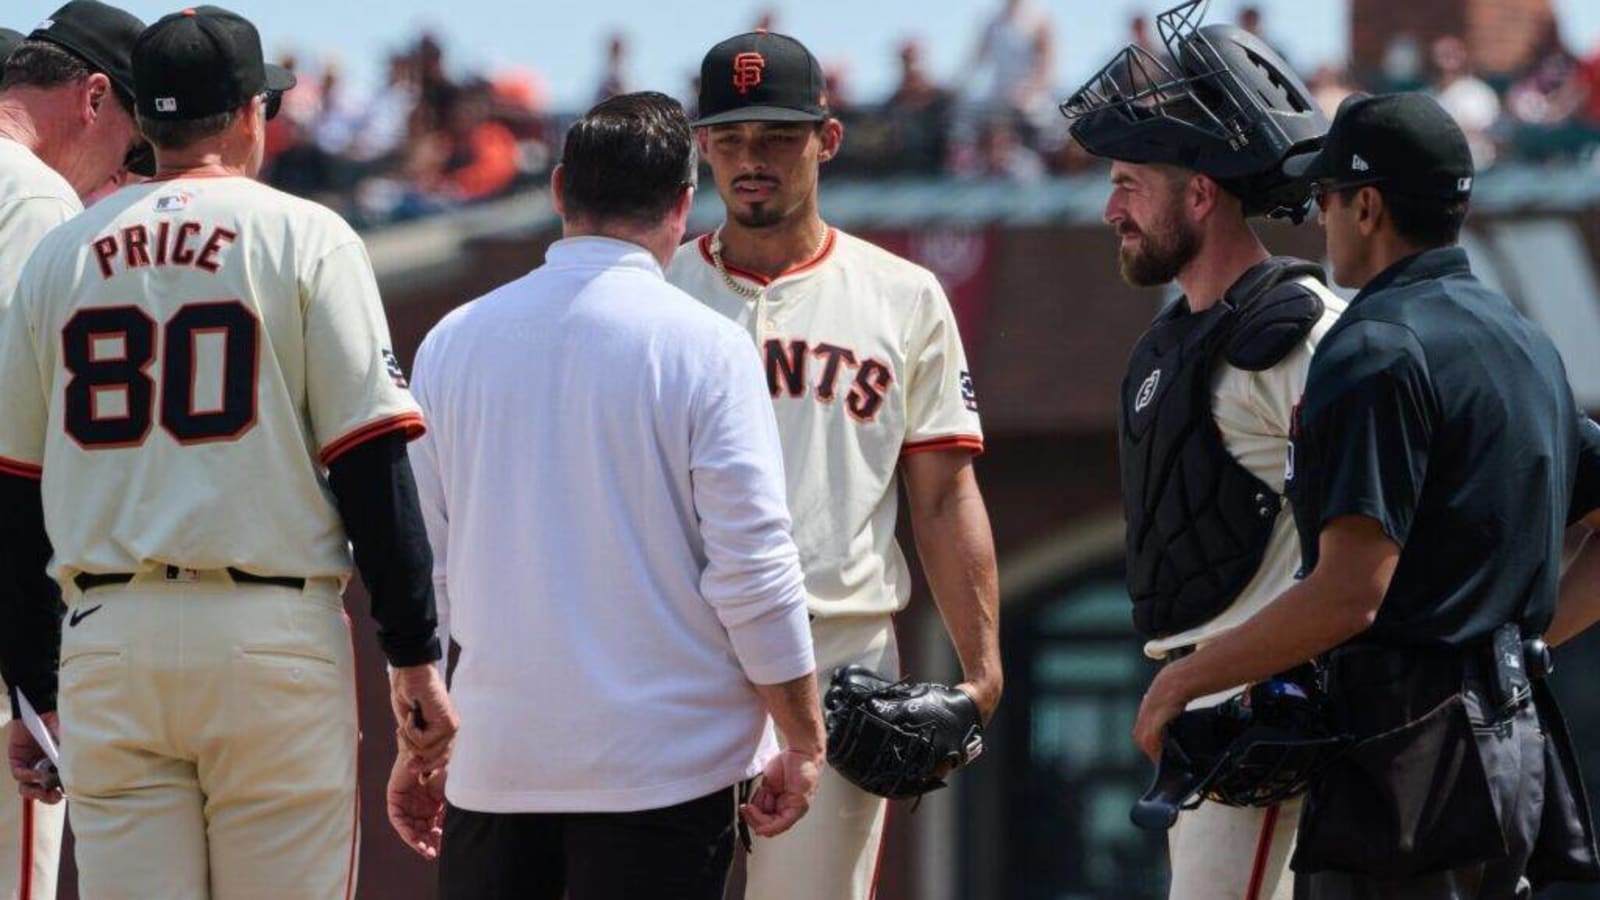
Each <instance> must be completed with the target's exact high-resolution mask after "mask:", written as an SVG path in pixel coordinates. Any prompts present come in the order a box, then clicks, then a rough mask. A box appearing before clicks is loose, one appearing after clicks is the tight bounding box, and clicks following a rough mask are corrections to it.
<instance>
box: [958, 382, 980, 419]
mask: <svg viewBox="0 0 1600 900" xmlns="http://www.w3.org/2000/svg"><path fill="white" fill-rule="evenodd" d="M961 402H962V403H965V404H966V405H967V410H968V411H969V412H977V411H978V389H977V388H975V387H973V386H972V373H971V372H962V373H961Z"/></svg>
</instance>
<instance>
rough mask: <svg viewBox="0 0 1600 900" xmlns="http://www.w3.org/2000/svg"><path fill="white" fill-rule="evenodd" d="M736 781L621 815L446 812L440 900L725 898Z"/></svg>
mask: <svg viewBox="0 0 1600 900" xmlns="http://www.w3.org/2000/svg"><path fill="white" fill-rule="evenodd" d="M738 809H739V807H738V791H737V789H736V788H735V787H727V788H723V789H722V790H720V791H713V792H712V793H710V794H707V795H706V796H704V797H700V798H697V799H694V800H690V801H687V802H685V803H679V804H676V805H674V806H668V807H664V808H661V809H648V810H643V811H640V812H625V813H485V812H474V811H471V810H465V809H460V808H457V807H455V806H450V807H448V808H447V809H446V810H445V820H444V843H443V845H442V846H441V848H440V852H439V897H440V900H562V898H566V900H636V898H644V897H661V898H667V897H670V898H672V900H722V898H723V890H724V889H725V888H726V886H727V882H728V867H729V866H730V865H732V863H733V847H734V841H735V839H736V835H737V833H738V828H737V822H738Z"/></svg>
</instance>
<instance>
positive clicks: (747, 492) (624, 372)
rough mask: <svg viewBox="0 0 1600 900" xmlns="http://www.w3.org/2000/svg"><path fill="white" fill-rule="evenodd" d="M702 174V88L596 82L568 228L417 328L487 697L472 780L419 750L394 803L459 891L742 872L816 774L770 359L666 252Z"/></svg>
mask: <svg viewBox="0 0 1600 900" xmlns="http://www.w3.org/2000/svg"><path fill="white" fill-rule="evenodd" d="M694 181H695V153H694V148H693V136H692V134H691V131H690V129H689V124H688V120H687V119H686V117H685V116H684V114H683V110H682V108H681V107H680V106H679V105H678V104H677V102H676V101H673V100H671V99H670V98H667V97H665V96H663V95H660V94H653V93H646V94H629V95H624V96H620V97H615V98H612V99H610V100H607V101H605V102H604V103H601V104H600V105H598V106H596V107H595V108H594V109H592V110H590V111H589V112H588V113H587V114H585V115H584V116H583V117H582V118H581V119H579V120H578V121H577V123H576V124H574V125H573V126H572V129H571V130H570V131H569V132H568V134H567V139H566V145H565V149H564V152H563V154H562V161H561V165H560V167H559V168H557V169H556V172H555V175H554V177H553V179H552V187H553V195H554V199H555V203H556V209H557V210H558V211H559V212H560V213H561V215H562V221H563V229H564V239H563V240H561V241H559V242H557V243H556V244H554V245H553V246H552V247H551V248H550V250H549V252H548V254H547V256H546V260H545V265H543V266H541V267H540V268H538V269H536V270H534V271H533V272H532V273H530V274H528V275H527V276H524V277H523V278H521V279H519V280H517V281H514V282H512V283H510V284H508V285H505V286H504V287H502V288H500V289H499V290H496V291H494V292H492V293H490V294H488V295H487V296H485V297H482V298H480V299H478V300H476V301H474V302H472V303H469V304H467V305H466V306H463V307H462V308H460V309H458V310H456V311H455V312H453V313H451V314H450V315H449V316H447V317H446V318H445V319H444V321H442V322H441V323H440V324H439V325H438V326H437V327H436V328H435V329H434V330H433V332H432V333H430V334H429V335H428V338H427V340H425V341H424V342H423V345H422V348H421V350H420V351H419V352H418V354H417V360H416V378H415V382H414V384H413V386H412V390H413V391H414V393H415V395H416V397H417V400H418V402H419V403H420V404H421V405H422V408H423V410H424V413H425V415H426V416H427V417H428V420H429V422H430V423H431V428H430V430H429V432H428V434H427V436H426V437H425V438H424V439H423V440H422V441H421V442H419V443H418V444H416V445H414V447H413V450H412V458H413V461H414V465H415V467H416V470H417V482H418V489H419V493H420V495H421V498H422V506H423V514H424V517H425V519H426V521H427V525H428V536H429V539H430V541H431V543H432V544H433V550H434V563H435V568H434V573H435V575H434V580H435V586H436V591H437V595H438V604H439V609H440V620H441V627H444V626H445V624H446V623H447V622H448V627H449V628H450V630H451V631H452V632H453V634H454V636H455V638H456V639H457V641H458V642H459V643H460V645H461V657H460V661H459V663H458V666H457V669H456V672H455V676H454V681H453V684H452V686H451V693H452V698H453V700H454V701H455V703H456V704H457V706H458V709H459V711H460V714H461V719H462V724H461V733H460V736H459V738H458V743H457V747H456V751H455V755H454V757H453V759H452V761H451V763H450V766H449V773H448V788H446V789H445V791H444V793H445V795H446V796H447V797H448V806H447V807H443V808H442V803H441V799H440V797H439V796H438V793H437V790H438V788H437V785H438V783H439V782H440V781H441V780H442V779H443V775H442V774H441V775H440V776H438V777H436V778H434V779H431V780H429V781H425V782H419V781H417V780H416V778H415V777H414V776H411V775H409V774H408V773H407V772H406V771H405V770H403V769H399V768H397V769H396V772H395V776H394V778H393V779H392V781H391V785H390V818H391V821H392V822H393V823H394V825H395V827H396V829H397V830H398V831H399V832H400V833H401V835H402V837H403V838H405V840H406V841H407V843H409V844H410V845H411V846H413V847H414V848H416V849H417V850H419V852H422V853H423V854H424V855H431V853H432V852H434V850H435V849H436V848H438V850H439V855H440V859H441V866H440V887H441V893H440V895H441V897H444V898H469V897H470V898H473V900H486V898H488V900H492V898H501V897H503V898H513V897H514V898H519V900H523V898H535V900H537V898H552V900H555V898H560V897H562V896H566V897H568V898H570V900H609V898H639V897H672V898H675V900H699V898H705V900H720V898H721V897H722V892H723V888H724V884H725V881H726V878H727V872H728V865H729V863H730V861H731V859H732V856H733V848H734V842H735V834H736V831H737V830H738V829H737V828H736V823H737V822H738V820H739V818H740V816H741V815H742V818H743V820H744V821H745V822H747V823H748V824H749V825H750V826H751V827H752V828H753V829H754V830H755V831H756V832H757V833H758V834H762V835H775V834H778V833H781V832H782V831H784V830H786V829H787V828H788V827H789V826H790V825H792V824H793V823H794V822H795V821H797V820H798V819H799V818H800V817H801V816H802V815H804V813H805V811H806V809H807V808H808V805H809V802H810V798H811V795H812V793H813V792H814V791H815V790H816V784H817V778H818V766H819V763H820V760H821V758H822V753H823V730H822V721H821V716H820V713H819V711H818V706H817V702H818V701H817V687H816V679H815V675H814V668H815V664H814V661H813V652H812V644H811V633H810V629H809V628H808V625H807V620H806V604H805V590H804V585H803V579H802V576H801V572H800V561H799V552H798V550H797V549H796V547H795V544H794V542H793V540H792V539H791V537H790V534H789V513H788V508H787V506H786V504H785V501H784V478H783V468H782V463H781V459H782V455H781V453H780V451H779V447H778V432H777V425H776V423H775V421H774V418H773V413H772V406H771V402H770V401H769V400H768V398H767V391H766V385H765V382H764V379H763V377H762V372H761V367H760V365H759V363H758V362H757V360H756V359H755V357H754V356H753V355H752V354H751V353H750V345H749V339H748V338H747V337H746V336H745V334H744V332H743V331H741V330H740V329H739V328H738V327H737V326H736V325H734V324H732V323H731V322H728V321H727V320H725V319H724V318H723V317H721V316H719V315H717V314H716V313H715V312H713V311H711V310H709V309H707V308H705V307H704V306H703V305H701V304H700V303H698V302H697V301H695V300H694V299H693V298H691V297H689V296H688V295H687V294H684V293H683V292H681V291H679V290H678V289H676V288H674V287H672V286H670V285H668V284H667V283H666V280H665V279H664V278H663V276H662V267H663V265H664V264H665V263H666V261H667V260H668V259H670V258H671V256H672V253H673V250H674V249H675V248H676V247H677V245H678V242H679V241H680V240H681V239H682V236H683V230H684V225H685V222H686V220H687V217H688V212H689V206H690V203H691V200H692V198H693V194H694ZM447 617H448V618H447ZM769 712H770V714H771V716H772V719H775V720H776V723H777V726H778V729H779V730H780V731H781V732H782V734H783V738H784V743H785V748H784V749H783V750H782V751H781V752H780V751H779V749H778V745H777V742H776V740H775V736H774V734H773V728H772V725H771V722H770V721H769V719H768V713H769ZM757 775H761V776H762V778H761V781H760V786H759V788H758V789H757V790H756V791H755V794H754V796H753V797H751V798H749V800H748V802H747V803H745V804H744V805H743V806H740V805H739V800H740V794H741V793H742V787H743V786H744V785H746V784H747V783H748V781H749V780H750V779H751V778H753V777H755V776H757ZM736 810H737V811H738V814H736ZM441 815H442V822H441ZM441 843H442V847H441V846H440V845H441Z"/></svg>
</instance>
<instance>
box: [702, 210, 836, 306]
mask: <svg viewBox="0 0 1600 900" xmlns="http://www.w3.org/2000/svg"><path fill="white" fill-rule="evenodd" d="M830 230H831V229H830V228H828V226H827V224H823V226H822V237H821V239H819V240H818V241H817V245H816V246H815V247H813V248H811V255H810V256H809V257H807V259H808V260H812V259H816V258H817V256H818V255H820V254H821V253H822V246H823V245H824V244H826V243H827V242H828V232H829V231H830ZM711 262H712V263H713V264H715V265H716V267H717V274H719V275H721V276H722V283H723V284H726V285H727V286H728V290H730V291H733V292H734V293H735V294H738V295H739V296H741V297H743V298H745V299H746V300H754V299H755V298H756V297H757V296H759V295H760V293H761V288H759V287H751V286H750V285H747V284H741V283H740V282H739V280H738V279H737V278H734V277H733V276H732V275H729V274H728V267H727V266H725V265H723V262H722V226H721V225H719V226H717V230H716V231H713V232H712V233H711Z"/></svg>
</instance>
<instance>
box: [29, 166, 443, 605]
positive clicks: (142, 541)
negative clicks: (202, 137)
mask: <svg viewBox="0 0 1600 900" xmlns="http://www.w3.org/2000/svg"><path fill="white" fill-rule="evenodd" d="M0 383H3V384H5V385H6V390H5V391H4V392H3V394H0V421H4V422H5V423H6V427H5V428H4V429H0V469H3V470H4V471H8V472H11V473H13V474H19V475H27V476H34V477H41V476H42V479H43V483H42V485H41V490H42V493H43V497H44V511H45V524H46V526H47V528H48V530H49V533H50V538H51V541H52V542H53V544H54V547H55V558H54V559H53V560H52V562H51V573H52V574H53V575H55V577H56V578H57V579H65V578H69V577H70V576H71V575H72V574H74V573H76V572H80V571H86V572H135V571H140V570H144V569H147V568H150V567H152V566H155V565H161V564H165V565H175V566H181V567H186V568H193V569H216V568H222V567H226V566H235V567H238V568H240V569H243V570H245V571H248V572H252V573H255V574H260V575H277V576H291V577H294V576H298V577H308V578H309V577H317V576H337V577H345V576H347V575H348V573H349V571H350V565H351V560H350V551H349V545H348V541H347V540H346V537H345V533H344V529H343V526H342V524H341V520H340V518H339V514H338V510H337V508H336V507H335V505H334V501H333V497H332V494H331V492H330V491H329V488H328V484H327V481H326V473H325V469H324V467H325V466H326V465H327V464H328V463H329V462H331V461H332V460H333V459H335V458H336V457H337V456H338V455H339V454H340V453H342V452H343V451H345V450H347V449H349V448H350V447H352V446H355V445H356V444H358V443H360V442H361V441H363V440H366V439H368V438H371V437H373V436H376V435H378V434H381V433H384V432H387V431H393V430H404V431H406V432H409V433H411V434H413V435H414V434H420V433H421V430H422V427H423V426H422V416H421V413H420V412H419V410H418V408H417V406H416V404H415V403H414V402H413V400H412V399H411V396H410V393H409V392H408V391H407V390H406V387H405V380H404V377H403V375H402V374H401V371H400V367H399V364H398V362H397V361H396V359H395V357H394V354H393V353H392V352H391V351H390V349H389V335H388V325H387V323H386V322H385V320H384V316H383V308H382V305H381V303H380V301H379V298H378V290H377V284H376V281H375V280H374V277H373V274H372V267H371V264H370V262H369V261H368V259H367V255H366V250H365V247H364V246H363V245H362V243H361V240H360V238H358V237H357V236H356V234H355V232H354V231H352V230H351V229H350V227H349V226H348V225H347V224H345V222H344V221H343V220H342V219H340V218H339V217H338V216H336V215H335V214H334V213H332V212H331V211H329V210H327V209H325V208H323V207H321V206H318V205H316V204H314V203H310V202H308V201H304V200H300V199H296V198H294V197H290V196H289V195H287V194H283V193H280V192H278V191H276V190H273V189H271V188H269V187H266V186H265V185H262V184H260V183H258V182H255V181H252V180H250V179H247V178H242V177H195V176H190V177H180V178H177V179H173V180H157V181H152V182H148V183H146V184H141V185H137V186H134V187H130V188H126V189H124V190H122V191H119V192H118V193H116V194H114V195H112V196H111V197H109V198H107V199H105V200H103V201H101V202H100V203H98V204H96V205H95V206H94V207H92V208H91V209H90V210H88V211H87V212H85V213H83V214H82V215H80V216H78V217H77V218H75V219H73V220H72V221H71V222H69V223H68V224H66V225H64V226H62V227H60V228H57V229H56V230H55V231H52V232H51V233H50V234H49V235H48V236H47V237H46V238H45V239H44V241H42V242H41V243H40V245H39V248H38V250H37V251H35V253H34V256H33V258H32V259H31V260H30V261H29V263H28V265H27V267H26V268H25V269H24V270H23V274H22V278H21V281H20V283H19V284H18V287H17V292H16V299H15V302H14V304H13V306H12V309H11V310H10V311H9V312H8V313H7V314H6V315H5V316H4V317H0Z"/></svg>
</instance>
